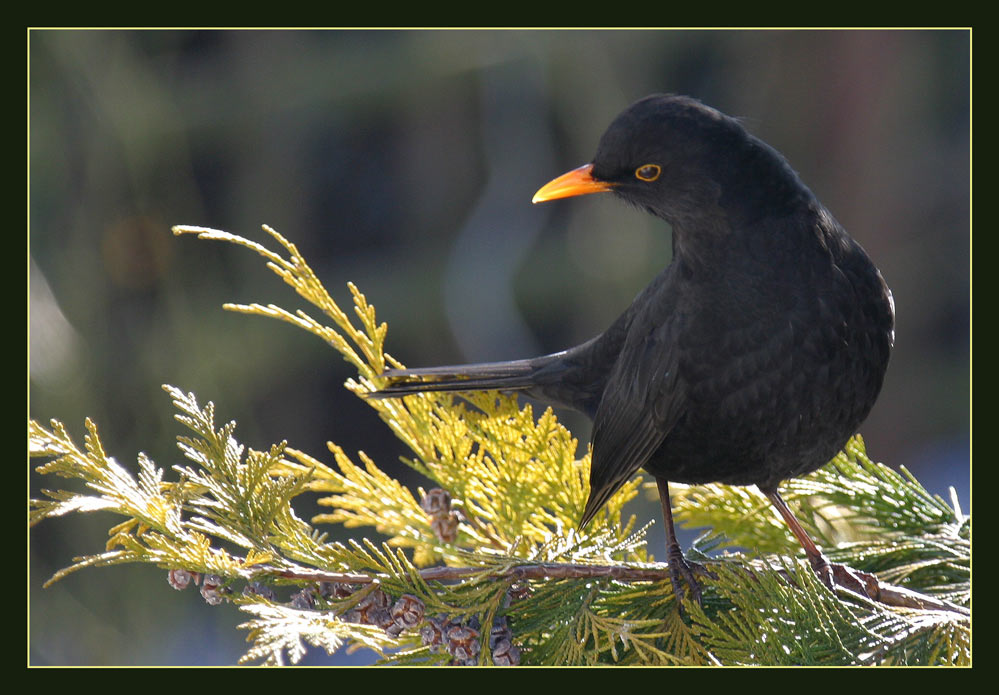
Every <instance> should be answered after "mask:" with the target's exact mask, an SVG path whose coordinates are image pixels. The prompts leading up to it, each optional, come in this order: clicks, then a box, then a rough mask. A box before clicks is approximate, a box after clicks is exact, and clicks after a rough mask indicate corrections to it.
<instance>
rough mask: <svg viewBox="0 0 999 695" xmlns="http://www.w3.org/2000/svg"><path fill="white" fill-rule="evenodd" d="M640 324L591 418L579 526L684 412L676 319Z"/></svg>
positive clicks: (628, 341) (616, 365)
mask: <svg viewBox="0 0 999 695" xmlns="http://www.w3.org/2000/svg"><path fill="white" fill-rule="evenodd" d="M641 323H645V322H643V321H641V320H639V322H638V325H636V326H633V328H634V329H635V330H633V331H632V332H631V335H629V339H628V340H627V341H626V344H625V347H624V349H623V350H622V351H621V354H620V356H619V358H618V361H617V364H615V367H614V371H613V372H612V374H611V377H610V379H609V380H608V386H607V388H606V390H605V391H604V394H603V397H602V399H601V401H600V406H599V408H598V409H597V415H596V417H595V418H594V421H593V436H592V441H593V458H592V461H591V465H590V497H589V499H588V500H587V502H586V509H585V510H584V511H583V518H582V522H581V526H583V525H586V523H588V522H589V521H590V519H591V518H593V516H594V515H595V514H596V513H597V511H599V509H600V508H601V507H602V506H603V504H604V502H606V501H607V499H608V498H609V497H610V496H611V495H613V494H614V493H615V492H616V491H617V490H618V488H620V487H621V486H622V485H623V484H624V483H625V482H627V480H628V479H629V478H630V477H631V476H632V475H634V473H635V472H636V471H637V470H638V469H639V468H641V467H642V466H643V465H645V463H646V462H647V461H648V460H649V458H650V457H651V456H652V454H653V453H654V452H655V450H656V449H658V448H659V446H660V445H661V444H662V442H663V440H664V439H665V438H666V435H668V434H669V432H670V430H671V429H672V428H673V425H675V424H676V421H677V419H678V418H679V417H680V414H681V413H682V412H683V403H684V400H685V396H684V393H683V392H682V389H681V386H680V380H679V377H678V371H679V370H678V364H679V360H678V359H677V347H676V346H677V334H678V332H679V331H678V321H677V320H676V318H675V317H674V318H673V319H672V320H671V319H669V318H667V320H666V321H665V322H664V323H659V324H658V325H656V326H655V327H654V328H650V329H649V330H647V331H645V330H642V328H641ZM646 325H649V324H646Z"/></svg>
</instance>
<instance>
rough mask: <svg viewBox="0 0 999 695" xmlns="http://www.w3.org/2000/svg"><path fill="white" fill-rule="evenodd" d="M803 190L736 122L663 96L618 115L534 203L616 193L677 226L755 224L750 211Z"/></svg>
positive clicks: (786, 199) (696, 103)
mask: <svg viewBox="0 0 999 695" xmlns="http://www.w3.org/2000/svg"><path fill="white" fill-rule="evenodd" d="M747 172H749V174H750V175H749V176H747V175H746V174H747ZM803 189H804V187H803V186H801V184H800V182H799V181H798V179H797V176H796V175H795V174H794V172H793V171H792V170H791V168H790V167H789V166H788V165H787V163H786V162H785V161H784V159H783V157H781V155H780V154H779V153H777V152H776V151H775V150H774V149H772V148H771V147H769V146H768V145H766V144H765V143H764V142H762V141H761V140H758V139H757V138H755V137H753V136H751V135H750V134H749V133H748V132H746V130H745V129H744V128H743V127H742V125H741V124H740V123H739V122H738V121H737V120H735V119H733V118H730V117H728V116H726V115H724V114H722V113H721V112H719V111H716V110H715V109H712V108H711V107H709V106H705V105H704V104H701V103H700V102H699V101H697V100H695V99H691V98H689V97H682V96H674V95H662V94H657V95H652V96H649V97H645V98H644V99H641V100H640V101H638V102H636V103H634V104H632V105H631V106H630V107H628V108H627V109H626V110H625V111H624V112H622V113H621V114H620V115H619V116H618V117H617V118H615V119H614V121H613V122H612V123H611V124H610V127H609V128H608V129H607V131H606V132H605V133H604V134H603V136H602V137H601V138H600V144H599V145H598V146H597V153H596V156H594V158H593V161H592V162H591V163H590V164H586V165H584V166H582V167H579V168H578V169H574V170H572V171H570V172H568V173H566V174H563V175H562V176H560V177H558V178H556V179H555V180H553V181H551V182H550V183H548V184H546V185H545V186H544V187H542V188H541V190H539V191H538V192H537V193H536V194H535V196H534V202H535V203H538V202H542V201H546V200H555V199H557V198H566V197H569V196H577V195H585V194H589V193H601V192H607V191H609V192H612V193H614V194H616V195H617V196H619V197H621V198H623V199H624V200H625V201H627V202H629V203H631V204H633V205H636V206H638V207H641V208H643V209H645V210H648V211H649V212H650V213H652V214H653V215H656V216H658V217H661V218H663V219H665V220H667V221H668V222H670V223H671V224H673V225H674V227H676V226H678V225H679V226H680V227H698V226H700V225H699V224H698V222H700V221H703V218H704V217H705V216H708V215H725V216H727V217H729V221H730V222H732V221H737V222H741V223H744V222H747V221H751V220H746V219H744V218H745V212H746V211H747V210H757V209H764V210H770V211H773V210H774V209H775V204H780V203H781V202H791V201H793V200H794V199H797V198H798V197H799V194H800V192H801V190H803ZM760 203H764V205H760ZM732 218H736V219H732Z"/></svg>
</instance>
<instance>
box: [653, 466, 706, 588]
mask: <svg viewBox="0 0 999 695" xmlns="http://www.w3.org/2000/svg"><path fill="white" fill-rule="evenodd" d="M656 484H657V485H658V486H659V501H660V502H661V503H662V505H663V520H664V521H665V522H666V559H667V562H669V578H670V581H671V582H672V583H673V593H674V594H675V595H676V598H677V605H681V606H682V605H683V595H684V593H686V592H685V590H684V588H683V584H682V583H681V578H682V579H683V581H684V582H686V583H687V586H689V587H690V595H691V597H693V599H694V600H695V601H697V603H700V602H701V585H700V584H699V583H698V581H697V579H696V577H695V576H694V575H695V574H702V575H707V576H710V572H708V571H707V570H706V569H704V567H703V566H701V565H699V564H697V563H696V562H688V561H687V559H686V558H685V557H684V556H683V551H682V550H680V544H679V543H678V542H677V540H676V531H675V530H674V528H673V510H672V508H671V507H670V500H669V482H668V481H667V480H666V479H665V478H658V477H657V478H656Z"/></svg>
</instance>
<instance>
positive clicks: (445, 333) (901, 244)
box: [28, 31, 970, 665]
mask: <svg viewBox="0 0 999 695" xmlns="http://www.w3.org/2000/svg"><path fill="white" fill-rule="evenodd" d="M969 38H970V37H969V34H968V32H965V31H675V32H673V31H378V32H375V31H222V32H217V31H197V32H189V31H33V32H31V33H30V34H29V58H30V66H29V87H30V93H29V96H30V205H29V210H30V215H31V218H30V222H31V228H30V256H31V265H30V415H31V416H32V417H35V418H38V419H41V420H43V421H44V420H48V419H49V418H58V419H60V420H62V421H63V422H65V423H66V424H67V426H68V427H69V428H70V430H71V431H72V432H73V433H74V435H76V436H77V437H78V438H79V440H81V441H82V435H83V420H84V418H85V417H88V416H89V417H92V418H93V419H94V420H95V421H96V422H97V423H98V426H99V427H100V431H101V433H102V436H103V438H104V443H105V446H106V448H107V449H108V451H109V452H110V453H111V454H113V455H114V456H116V457H117V458H118V460H119V461H120V462H122V463H127V464H131V465H134V461H135V455H136V454H137V453H138V452H139V451H144V452H146V453H147V454H149V455H150V456H151V457H152V458H153V459H154V460H155V461H156V462H157V464H158V465H160V466H162V467H167V468H168V467H170V466H171V465H174V464H177V463H180V462H181V461H182V459H181V456H180V453H179V452H178V450H177V449H176V446H175V437H176V436H177V435H178V434H180V432H181V429H180V426H179V425H178V424H177V423H176V422H174V420H173V411H172V408H171V406H170V402H169V399H168V397H167V396H166V394H165V393H164V392H163V391H162V390H161V389H160V385H161V384H164V383H170V384H174V385H176V386H179V387H180V388H182V389H184V390H190V391H194V392H195V393H197V394H198V397H199V398H200V400H201V401H202V402H206V401H208V400H213V401H214V402H215V403H216V406H217V417H218V419H219V421H228V420H230V419H235V420H236V421H237V422H238V423H239V428H238V430H237V437H238V438H239V439H240V441H242V442H243V443H245V444H246V445H248V446H252V447H255V448H264V447H266V446H268V445H270V444H271V443H273V442H278V441H281V440H288V441H289V442H290V443H291V445H292V446H295V447H296V448H299V449H302V450H305V451H307V452H309V453H311V454H313V455H316V456H319V457H321V458H324V459H325V460H329V458H330V457H329V456H328V455H327V454H326V449H325V442H326V441H327V440H332V441H335V442H337V443H339V444H341V445H343V446H344V447H345V448H346V449H347V451H348V452H354V451H356V450H358V449H363V450H364V451H366V452H367V453H368V454H370V455H371V456H372V457H373V458H374V459H375V461H377V462H378V463H379V464H380V465H382V466H383V467H385V468H387V469H389V470H391V471H393V472H394V473H395V474H397V475H399V476H402V477H403V478H404V479H405V480H406V481H407V483H408V484H410V485H411V486H413V487H415V486H416V485H420V484H424V481H421V480H419V479H416V478H415V477H414V476H413V475H412V474H411V473H409V472H408V470H406V469H404V468H403V467H401V466H399V465H398V464H397V463H396V461H397V459H398V456H399V455H401V454H403V453H405V452H404V449H403V447H402V446H401V445H399V444H398V443H396V442H395V440H394V439H393V438H392V437H390V436H388V434H389V433H388V430H387V428H385V427H384V426H383V425H382V423H381V422H380V421H379V420H378V419H377V418H376V417H374V415H373V414H372V412H371V411H370V409H369V408H367V407H366V406H365V405H364V403H362V402H360V401H359V400H358V399H357V398H355V397H354V396H352V395H350V394H349V393H347V392H346V391H345V390H344V389H343V388H342V386H341V385H342V383H343V381H344V380H345V379H346V378H347V377H348V376H350V375H351V371H350V369H349V367H348V366H347V365H346V364H345V363H344V362H343V361H342V360H341V359H340V358H339V356H337V355H336V354H334V353H333V352H331V350H330V349H329V348H327V347H326V346H324V345H323V344H322V343H321V342H320V341H318V340H317V339H315V338H314V337H312V336H310V335H308V334H306V333H304V332H302V331H298V330H296V329H294V328H292V327H290V326H288V325H285V324H281V323H277V322H274V321H268V320H265V319H262V318H256V317H246V316H241V315H237V314H231V313H228V312H224V311H222V309H221V305H222V303H223V302H226V301H236V302H252V301H259V302H262V303H268V302H274V303H277V304H280V305H282V306H284V307H286V308H297V307H299V306H301V305H300V303H299V302H298V300H297V298H296V297H295V296H294V295H293V294H292V293H291V291H290V290H288V289H287V288H286V287H285V286H284V285H283V284H282V283H281V282H280V281H279V280H278V279H277V278H276V277H274V276H273V275H272V274H270V273H269V272H268V271H267V270H266V269H264V267H263V264H262V262H261V259H259V258H258V257H256V256H255V255H253V254H251V253H249V252H247V251H246V250H243V249H240V248H237V247H233V246H229V245H225V244H218V243H209V242H202V241H198V240H196V239H194V238H193V237H183V238H175V237H173V236H172V235H171V234H170V227H171V225H175V224H195V225H204V226H211V227H216V228H219V229H224V230H227V231H231V232H235V233H239V234H242V235H244V236H249V237H250V238H253V239H256V240H259V241H264V240H265V237H264V235H263V233H262V232H261V231H260V229H259V227H260V225H261V224H262V223H267V224H270V225H272V226H273V227H275V228H276V229H277V230H278V231H280V232H281V233H283V234H284V235H285V236H286V237H288V238H290V239H291V240H292V241H293V242H295V243H296V244H297V245H298V246H299V248H300V249H301V250H302V251H303V253H304V254H305V256H306V258H307V259H308V260H309V261H310V263H311V264H312V266H313V268H314V269H315V270H316V271H317V272H318V273H319V275H320V278H321V279H322V280H323V281H324V282H325V283H326V285H327V287H328V288H329V289H330V290H331V291H333V292H334V294H335V296H336V297H337V298H338V300H340V301H342V302H344V303H346V302H348V300H349V295H348V293H347V292H346V290H345V287H344V285H345V283H346V282H347V281H353V282H355V283H356V284H357V285H358V286H359V287H360V288H361V290H362V291H363V292H365V294H366V295H367V297H368V299H369V300H370V301H371V302H372V303H373V304H374V305H375V306H376V307H377V309H378V311H379V317H380V318H381V319H382V320H385V321H387V322H388V324H389V337H388V350H389V351H390V352H391V353H392V354H394V355H395V356H397V357H398V358H400V359H401V360H403V361H404V362H405V363H406V364H408V365H411V366H427V365H434V364H442V363H455V362H462V361H482V360H491V359H509V358H517V357H526V356H530V355H535V354H541V353H542V352H551V351H555V350H559V349H562V348H564V347H567V346H570V345H573V344H576V343H579V342H582V341H584V340H586V339H588V338H590V337H592V336H593V335H595V334H596V333H598V332H599V331H601V330H602V329H603V328H605V327H606V326H607V325H609V323H610V322H611V321H612V320H613V319H614V318H615V317H616V316H617V314H618V313H619V312H620V311H621V310H622V309H623V308H624V307H625V306H626V305H627V304H628V303H629V301H630V300H631V298H632V297H633V296H634V294H635V293H636V292H638V291H639V290H640V289H641V288H642V287H643V286H644V285H645V284H646V283H647V282H648V281H649V280H650V279H651V278H652V277H653V275H654V274H655V273H656V272H657V271H658V270H659V269H661V268H662V267H663V266H664V265H665V264H666V263H667V262H668V259H669V249H670V242H669V230H668V228H667V227H666V225H665V224H663V223H660V222H658V221H656V220H653V219H651V218H649V217H648V216H646V215H645V214H644V213H641V212H639V211H636V210H631V209H629V208H627V207H626V206H623V205H621V204H620V203H619V202H618V201H616V200H614V199H612V198H611V197H610V196H606V197H605V196H590V197H587V198H580V199H574V200H569V201H558V202H554V203H549V204H545V205H538V206H532V205H531V202H530V201H531V196H532V195H533V193H534V192H535V191H536V190H537V189H538V188H539V187H540V186H541V185H542V184H544V183H545V182H547V181H548V180H549V179H551V178H553V177H554V176H556V175H558V174H560V173H562V172H564V171H566V170H568V169H569V168H572V167H575V166H578V165H580V164H583V163H585V162H587V161H589V160H590V158H591V157H592V155H593V152H594V150H595V147H596V143H597V140H598V138H599V136H600V134H601V133H602V132H603V130H604V128H606V126H607V125H608V124H609V123H610V121H611V119H612V118H613V117H614V116H615V115H616V114H617V113H618V112H620V111H621V110H622V109H623V108H625V107H626V106H627V105H628V104H630V103H631V102H633V101H635V100H636V99H638V98H640V97H642V96H645V95H646V94H650V93H653V92H664V91H669V92H678V93H686V94H690V95H693V96H696V97H698V98H700V99H701V100H703V101H705V102H706V103H708V104H710V105H712V106H715V107H717V108H719V109H721V110H722V111H724V112H726V113H729V114H731V115H737V116H740V117H742V118H744V121H745V123H746V124H747V126H748V128H749V129H750V130H751V131H752V132H754V133H755V134H757V135H759V136H760V137H761V138H763V139H764V140H766V141H767V142H769V143H770V144H771V145H773V146H774V147H776V148H777V149H778V150H780V151H781V152H783V153H784V154H785V155H786V156H787V157H788V159H789V160H790V162H791V164H792V166H794V167H795V169H797V171H798V172H799V173H800V174H801V177H802V178H803V180H804V181H805V182H806V183H807V184H808V185H809V186H810V187H811V188H812V190H813V191H815V193H816V194H817V195H818V196H819V198H820V199H821V200H822V201H823V202H824V203H825V204H826V206H827V207H829V209H830V210H831V211H832V212H833V214H834V215H835V216H836V217H837V218H838V219H839V220H840V222H842V223H843V224H844V226H846V228H847V229H848V230H849V231H850V232H851V233H852V234H853V236H854V237H855V238H856V239H857V240H858V241H860V243H861V244H862V245H863V246H864V247H865V248H866V249H867V250H868V252H869V253H870V255H871V256H872V257H873V258H874V259H875V262H876V263H877V264H878V265H879V266H880V268H881V270H882V272H883V274H884V276H885V278H886V279H887V281H888V283H889V285H890V286H891V287H892V289H893V291H894V295H895V302H896V307H897V313H898V326H897V331H896V348H895V352H894V354H893V356H892V363H891V367H890V369H889V372H888V377H887V381H886V383H885V387H884V391H883V394H882V397H881V399H880V401H879V403H878V405H877V406H876V407H875V409H874V412H873V413H872V415H871V417H870V419H869V420H868V421H867V423H866V424H865V425H864V427H863V428H862V432H863V434H864V435H865V437H866V440H867V444H868V451H869V452H870V453H871V455H872V457H873V458H875V459H876V460H881V461H884V462H886V463H889V464H891V465H895V466H897V465H905V466H907V467H909V468H910V469H911V470H913V471H914V472H915V473H916V475H917V476H918V477H920V479H922V480H923V481H924V483H925V484H927V486H928V487H930V488H931V489H932V490H933V491H934V492H939V493H942V494H943V493H946V490H947V487H948V486H950V485H954V486H956V487H957V489H958V490H959V492H960V495H961V500H962V504H963V505H964V506H965V509H966V511H967V509H968V508H969V507H970V504H969V501H968V495H969V491H970V485H969V468H970V466H969V458H970V455H969V427H970V422H969V406H970V400H969V399H970V377H969V366H970V359H969V356H970V347H969V330H970V301H969V298H970V282H969V277H970V187H969V186H970V184H969V178H970V145H969V135H970V132H969V125H970V42H969ZM566 421H567V422H568V423H569V424H570V426H571V427H572V428H573V431H574V432H575V433H576V434H577V436H580V437H581V439H582V440H583V441H584V442H585V441H586V438H587V437H588V425H587V424H586V423H585V422H583V421H581V420H580V419H579V418H575V417H567V418H566ZM55 483H56V481H40V480H39V479H38V476H34V475H33V476H32V477H31V481H30V486H31V489H32V492H33V493H34V492H35V491H36V490H37V489H38V488H39V487H41V486H49V487H51V486H53V485H55ZM302 513H303V515H307V514H309V513H310V512H309V510H308V509H304V510H303V512H302ZM635 513H636V514H638V515H639V517H640V519H641V520H642V521H643V522H644V521H645V520H647V519H653V518H658V512H657V507H656V505H655V503H654V502H652V501H651V500H649V501H648V502H647V507H643V506H642V505H641V504H636V505H635ZM112 523H116V522H115V521H114V520H112V519H111V518H110V517H106V516H104V517H100V516H94V518H82V517H73V518H68V519H63V520H56V521H50V522H46V523H44V524H42V525H41V526H39V527H36V528H35V529H33V530H32V532H31V534H30V538H29V540H30V574H29V587H28V588H29V595H30V602H29V606H30V618H29V628H30V654H29V662H30V663H32V664H39V665H40V664H232V663H235V661H236V660H237V659H238V657H239V656H240V655H241V654H242V653H243V651H244V649H245V643H244V642H243V638H244V636H245V634H244V633H243V632H241V631H237V630H235V629H234V626H235V624H237V623H238V622H241V621H242V620H243V616H242V615H241V614H239V612H238V611H237V610H235V609H234V608H232V607H226V606H223V607H218V608H211V607H209V606H207V605H206V604H205V603H204V602H203V601H202V600H201V598H200V596H198V594H197V592H196V591H192V590H191V589H188V591H187V592H185V593H176V592H174V591H173V590H172V589H170V588H169V586H168V585H167V583H166V572H165V571H158V570H156V569H152V568H145V567H131V566H128V567H119V568H111V569H99V570H88V571H83V572H81V573H78V574H75V575H72V576H70V577H69V578H67V579H65V580H64V581H62V582H60V583H59V584H57V585H56V586H55V587H53V588H50V589H45V590H43V589H42V588H41V584H42V582H43V581H44V580H45V579H47V578H48V577H49V576H51V574H52V573H53V572H54V571H55V570H57V569H58V568H60V567H63V566H65V565H67V564H69V563H70V561H71V559H72V558H73V557H74V556H76V555H79V554H84V553H93V552H99V551H100V550H101V549H102V548H103V545H104V541H105V535H104V533H105V531H106V529H107V528H108V527H109V526H110V525H111V524H112ZM657 526H658V525H657ZM792 546H793V544H791V545H789V550H793V547H792ZM653 547H654V548H658V546H656V545H654V546H653ZM654 552H655V551H654ZM658 554H661V553H658ZM371 658H372V657H371V654H370V653H358V654H355V655H353V656H347V655H338V656H337V657H335V658H333V659H330V658H327V657H325V656H324V655H323V654H317V653H312V654H310V656H309V658H308V663H317V664H318V663H367V662H369V661H370V660H371Z"/></svg>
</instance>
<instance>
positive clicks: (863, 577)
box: [809, 555, 881, 601]
mask: <svg viewBox="0 0 999 695" xmlns="http://www.w3.org/2000/svg"><path fill="white" fill-rule="evenodd" d="M809 560H810V562H811V564H812V569H813V570H814V571H815V574H816V575H818V577H819V580H820V581H821V582H822V583H823V584H825V585H826V586H827V587H828V588H829V589H830V590H832V591H835V590H836V587H840V588H843V589H846V590H847V591H851V592H853V593H855V594H858V595H860V596H865V597H867V598H869V599H871V600H872V601H876V600H878V595H879V594H880V593H881V584H880V583H879V582H878V578H877V577H875V576H874V575H873V574H869V573H867V572H861V571H860V570H855V569H853V568H852V567H848V566H847V565H842V564H839V563H838V562H829V560H828V559H826V556H825V555H819V556H818V557H813V558H810V559H809Z"/></svg>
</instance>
